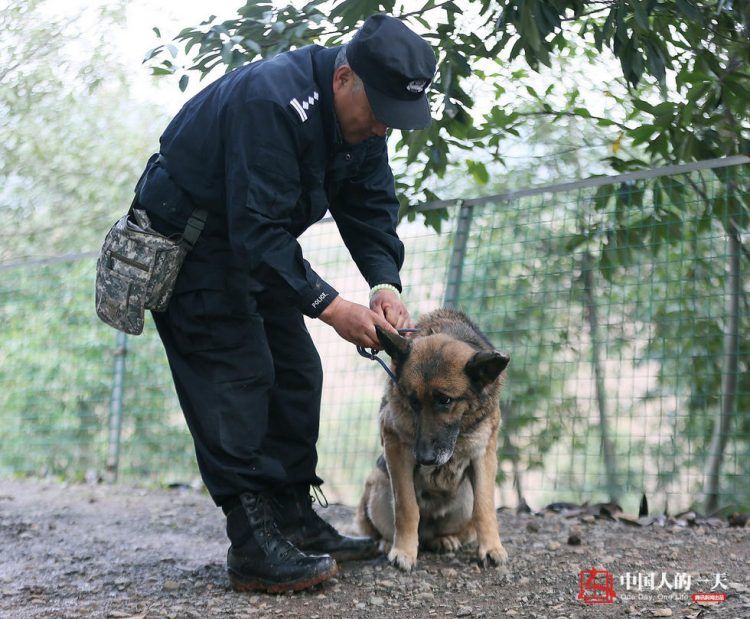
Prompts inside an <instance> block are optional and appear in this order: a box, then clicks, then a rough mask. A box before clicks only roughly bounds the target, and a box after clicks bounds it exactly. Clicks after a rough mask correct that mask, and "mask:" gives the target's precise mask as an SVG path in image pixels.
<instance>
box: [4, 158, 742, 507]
mask: <svg viewBox="0 0 750 619" xmlns="http://www.w3.org/2000/svg"><path fill="white" fill-rule="evenodd" d="M725 163H726V162H725ZM713 166H714V164H706V165H703V166H695V167H697V168H703V169H696V170H694V171H691V172H684V173H677V174H671V175H664V174H663V172H659V171H652V172H651V173H646V174H644V175H641V177H640V178H639V177H638V176H636V177H633V176H632V175H630V176H624V177H621V178H619V179H616V180H615V181H614V182H613V181H612V180H608V181H593V182H589V183H578V184H572V185H567V186H564V187H563V188H562V189H560V190H552V191H550V190H547V191H529V192H520V193H516V194H514V195H510V196H501V197H497V198H495V199H481V200H473V201H471V202H467V203H464V205H463V207H461V208H459V207H448V220H447V222H445V224H444V225H443V232H442V233H441V234H436V233H435V232H434V231H432V230H431V229H428V228H426V227H425V226H424V225H423V224H421V223H419V222H413V223H404V224H402V226H401V227H400V229H399V232H400V235H401V237H402V239H403V240H404V242H405V245H406V249H407V260H406V264H405V266H404V269H403V271H402V278H403V281H404V283H405V289H404V296H405V299H406V302H407V306H408V307H409V308H410V310H411V312H412V314H413V315H414V316H415V317H418V316H419V315H420V314H422V313H424V312H427V311H429V310H431V309H434V308H437V307H440V306H441V305H443V304H445V303H446V302H447V303H448V304H451V305H454V306H456V307H458V308H460V309H462V310H464V311H465V312H466V313H467V314H468V315H469V316H470V317H471V318H472V319H473V320H474V321H475V322H476V323H477V324H478V325H479V326H480V327H481V328H482V329H483V330H484V331H485V333H486V334H487V335H488V336H489V338H490V339H491V340H492V341H493V343H494V344H495V345H496V346H497V347H498V348H499V349H502V350H505V351H508V352H510V354H511V358H512V360H511V365H510V366H509V371H508V380H507V383H506V386H505V388H504V392H503V398H502V403H501V409H502V412H503V426H502V429H501V437H500V441H499V445H500V448H499V453H498V456H499V458H500V473H499V479H498V484H499V492H500V493H501V499H502V502H503V503H505V504H511V505H512V504H515V503H516V501H517V500H518V499H519V498H520V497H522V496H523V497H525V498H526V500H527V501H528V502H529V503H530V504H532V505H534V506H541V505H542V504H544V503H546V502H548V501H551V500H566V499H567V500H575V501H583V500H598V499H607V498H609V497H617V498H618V499H619V500H620V503H621V504H623V506H624V507H625V508H626V509H629V510H631V511H633V510H635V509H636V504H637V503H636V502H637V500H638V498H639V497H640V495H641V493H642V492H646V493H647V494H648V495H649V497H650V498H651V500H652V504H655V505H656V506H659V507H661V506H663V505H665V504H668V505H669V507H670V508H671V509H673V510H674V509H678V508H682V507H688V506H691V505H702V504H703V501H704V499H705V498H706V496H707V493H708V494H711V493H714V494H715V498H716V499H718V503H719V504H720V505H734V506H747V505H748V504H750V457H748V456H750V453H749V452H750V377H749V376H748V374H749V373H748V365H749V363H748V359H749V358H750V356H749V355H748V353H749V352H750V350H749V349H750V337H748V333H750V330H749V329H748V327H749V326H750V325H749V324H748V323H749V322H750V321H749V320H748V315H749V314H750V312H748V311H747V310H748V292H749V291H748V287H749V286H748V279H747V277H746V275H745V273H746V272H747V262H748V252H747V249H746V241H745V239H744V238H743V234H744V235H745V237H746V235H747V231H748V227H749V226H748V210H749V208H748V206H749V205H748V202H749V201H750V200H749V199H748V196H749V195H750V192H748V189H749V188H750V166H747V165H732V166H725V167H713ZM644 176H645V177H650V178H642V177H644ZM603 183H606V184H603ZM438 206H439V205H438ZM302 242H303V248H304V251H305V255H306V257H307V258H308V260H310V262H311V263H312V264H313V265H315V267H316V270H318V272H320V273H321V274H322V275H323V276H324V277H325V278H326V279H327V280H328V281H330V282H331V283H332V284H333V285H334V286H335V287H337V289H338V290H339V291H340V292H341V293H342V294H343V295H344V296H345V297H346V298H348V299H351V300H354V301H358V302H361V303H366V300H367V299H366V297H367V289H366V286H365V284H364V282H363V280H362V278H361V276H360V275H359V273H358V272H357V270H356V267H355V266H354V264H353V263H352V261H351V259H350V258H349V256H348V254H347V252H346V250H345V248H344V247H343V244H342V242H341V240H340V237H339V235H338V232H337V231H336V228H335V225H334V224H333V223H332V222H324V223H320V224H318V225H316V226H314V227H313V228H311V229H310V230H309V231H308V233H306V235H305V236H304V237H303V239H302ZM94 260H95V259H94V258H93V257H91V256H86V257H82V258H77V259H67V260H61V261H53V262H49V263H43V264H39V263H37V264H19V265H15V266H5V267H2V268H1V269H0V321H1V323H2V327H0V328H1V329H2V347H1V348H0V474H3V475H8V474H32V475H59V476H65V477H72V478H82V477H84V476H85V475H87V474H95V475H101V474H104V473H106V472H107V469H108V467H109V468H110V469H112V468H113V467H114V466H117V471H118V474H119V477H120V478H126V479H129V480H133V479H136V480H139V481H141V482H143V481H144V480H152V481H154V482H159V483H165V482H167V483H168V482H182V483H185V482H191V481H193V480H195V479H197V477H198V473H197V467H196V465H195V463H194V455H193V450H192V444H191V441H190V436H189V433H188V431H187V428H186V425H185V422H184V420H183V418H182V414H181V411H180V409H179V405H178V404H177V400H176V397H175V396H174V390H173V387H172V383H171V378H170V375H169V370H168V366H167V362H166V358H165V356H164V354H163V351H162V350H161V345H160V342H159V341H158V337H157V336H156V333H155V330H154V329H153V327H152V325H150V324H149V326H148V327H147V329H146V331H145V333H144V335H142V336H140V337H137V338H127V340H126V341H125V342H124V344H125V348H124V350H123V339H122V338H121V339H120V340H118V337H117V334H116V333H115V332H114V331H112V330H110V329H109V328H108V327H106V326H105V325H103V324H101V323H99V322H98V320H97V319H96V318H95V315H94V313H93V271H94V268H93V267H94ZM308 327H309V329H310V332H311V334H312V336H313V338H314V340H315V341H316V343H317V345H318V349H319V352H320V354H321V357H322V360H323V366H324V371H325V383H324V395H323V406H322V417H321V439H320V442H319V454H320V463H319V473H320V475H321V476H322V477H323V478H324V479H325V480H326V489H327V494H328V495H329V498H333V499H338V500H342V501H344V502H348V503H354V502H356V501H357V499H358V496H359V493H360V491H361V488H362V485H363V482H364V479H365V477H366V475H367V474H368V472H369V471H370V469H371V467H372V466H373V465H374V462H375V459H376V457H377V455H378V454H379V437H378V429H377V409H378V405H379V401H380V397H381V395H382V390H383V386H384V384H385V380H386V377H385V374H384V373H383V372H382V370H381V369H380V368H379V366H377V364H374V363H371V362H368V361H366V360H364V359H362V358H361V357H359V356H357V354H356V351H355V349H354V346H352V345H351V344H348V343H346V342H344V341H343V340H340V339H339V338H338V337H337V336H336V335H335V333H334V332H333V331H332V330H331V329H330V328H328V327H327V326H325V325H324V324H322V323H321V322H320V321H308ZM123 361H124V373H123V374H122V375H118V373H117V372H116V371H115V368H116V365H117V363H118V362H119V363H121V364H122V362H123ZM118 378H119V379H121V380H122V382H121V383H119V382H118ZM120 387H121V392H120V391H118V389H119V388H120ZM113 393H114V395H115V397H114V400H113ZM118 394H119V395H118ZM120 395H121V397H120ZM118 402H121V404H122V409H121V410H122V417H121V427H120V426H118V424H117V415H116V413H117V411H118V407H117V404H118ZM722 420H723V421H722ZM118 436H119V439H118ZM110 472H111V470H110Z"/></svg>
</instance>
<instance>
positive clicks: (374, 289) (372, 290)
mask: <svg viewBox="0 0 750 619" xmlns="http://www.w3.org/2000/svg"><path fill="white" fill-rule="evenodd" d="M380 290H390V291H391V292H394V293H396V296H397V297H398V298H399V299H400V298H401V293H400V292H399V291H398V288H396V286H392V285H391V284H378V285H377V286H373V287H372V288H370V299H372V298H373V297H374V296H375V294H376V293H377V292H379V291H380Z"/></svg>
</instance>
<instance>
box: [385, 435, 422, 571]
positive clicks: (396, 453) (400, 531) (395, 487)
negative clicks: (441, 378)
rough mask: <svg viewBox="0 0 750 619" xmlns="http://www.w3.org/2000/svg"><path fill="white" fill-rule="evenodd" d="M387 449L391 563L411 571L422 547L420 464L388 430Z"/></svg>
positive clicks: (389, 555)
mask: <svg viewBox="0 0 750 619" xmlns="http://www.w3.org/2000/svg"><path fill="white" fill-rule="evenodd" d="M383 449H384V451H385V461H386V464H387V466H388V475H389V476H390V479H391V490H392V492H393V516H394V532H393V547H392V548H391V551H390V552H389V553H388V560H389V561H390V562H391V563H392V564H393V565H395V566H396V567H398V568H400V569H402V570H404V571H407V572H408V571H410V570H411V569H412V568H413V567H414V566H415V565H416V563H417V550H418V548H419V506H418V505H417V495H416V493H415V491H414V467H415V464H416V463H415V460H414V454H413V453H412V449H411V447H409V446H408V445H405V444H404V443H403V442H401V441H400V440H399V438H398V436H397V435H396V434H395V433H392V432H389V431H387V430H385V431H384V432H383Z"/></svg>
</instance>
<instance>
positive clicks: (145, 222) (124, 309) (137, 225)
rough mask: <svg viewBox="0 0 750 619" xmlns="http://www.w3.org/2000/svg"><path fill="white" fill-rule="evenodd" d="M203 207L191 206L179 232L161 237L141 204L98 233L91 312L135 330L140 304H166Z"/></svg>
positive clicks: (142, 306) (162, 306)
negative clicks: (102, 233)
mask: <svg viewBox="0 0 750 619" xmlns="http://www.w3.org/2000/svg"><path fill="white" fill-rule="evenodd" d="M204 222H205V211H202V210H200V209H196V211H195V212H194V213H193V215H192V216H191V218H190V221H189V222H188V228H186V230H185V234H183V235H182V236H177V237H176V238H172V237H165V236H163V235H162V234H160V233H158V232H157V231H156V230H154V229H153V228H152V227H151V222H150V221H149V218H148V215H147V214H146V212H145V211H144V210H141V209H136V208H131V210H130V212H129V213H128V214H127V215H125V216H124V217H122V218H121V219H120V220H118V221H117V223H115V225H114V226H112V228H111V229H110V231H109V232H108V233H107V236H106V238H105V239H104V244H103V246H102V250H101V252H100V254H99V260H98V261H97V264H96V313H97V315H98V316H99V318H101V319H102V320H103V321H104V322H106V323H107V324H108V325H110V326H112V327H114V328H115V329H119V330H120V331H124V332H125V333H129V334H132V335H138V334H140V333H141V332H142V331H143V321H144V314H145V310H147V309H150V310H153V311H156V312H163V311H164V310H166V309H167V305H168V304H169V299H170V298H171V296H172V291H173V290H174V286H175V281H176V280H177V275H178V273H179V272H180V267H181V266H182V263H183V261H184V260H185V256H186V255H187V252H188V251H189V249H191V248H192V246H193V244H194V243H195V241H196V240H197V238H198V235H199V234H200V232H201V230H202V229H203V223H204Z"/></svg>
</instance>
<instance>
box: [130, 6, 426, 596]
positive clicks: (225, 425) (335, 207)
mask: <svg viewBox="0 0 750 619" xmlns="http://www.w3.org/2000/svg"><path fill="white" fill-rule="evenodd" d="M434 72H435V56H434V53H433V51H432V49H431V48H430V46H429V45H428V44H427V43H426V42H425V41H424V40H423V39H421V38H420V37H419V36H418V35H416V34H415V33H413V32H412V31H411V30H409V29H408V28H407V27H406V26H405V25H404V24H403V23H402V22H401V21H399V20H397V19H394V18H392V17H388V16H385V15H376V16H373V17H371V18H370V19H368V20H367V21H366V22H365V24H364V25H363V26H362V28H361V29H360V30H359V31H358V32H357V34H356V35H355V37H354V38H353V39H352V41H351V42H350V43H349V44H348V45H347V46H346V47H337V48H323V47H319V46H316V45H311V46H308V47H304V48H302V49H299V50H296V51H292V52H287V53H284V54H280V55H279V56H277V57H275V58H273V59H271V60H265V61H260V62H256V63H253V64H250V65H247V66H245V67H242V68H239V69H236V70H234V71H232V72H230V73H228V74H226V75H225V76H223V77H222V78H220V79H218V80H217V81H216V82H214V83H213V84H211V85H209V86H208V87H207V88H206V89H204V90H203V91H202V92H200V93H199V94H198V95H196V96H195V97H193V98H192V99H191V100H190V101H188V103H186V104H185V106H184V107H183V108H182V110H181V111H180V112H179V113H178V115H177V116H176V117H175V119H174V120H173V121H172V122H171V123H170V125H169V126H168V127H167V129H166V131H165V132H164V134H163V135H162V137H161V140H160V142H161V148H160V154H159V156H158V158H157V157H154V158H152V160H151V161H150V163H149V166H148V167H147V169H146V172H145V173H144V177H143V181H142V182H141V183H140V185H139V188H138V194H137V201H138V203H139V205H140V207H141V208H143V209H145V210H146V211H147V213H148V214H149V215H150V218H151V221H152V225H153V227H154V228H155V229H157V230H158V231H159V232H162V233H164V234H179V233H181V232H183V230H185V227H186V225H187V224H188V221H189V218H190V216H191V214H193V213H194V209H204V210H205V211H206V212H207V215H206V218H205V219H206V221H205V227H204V229H203V231H202V232H201V234H200V237H199V239H198V241H197V243H196V244H195V247H194V248H193V250H192V251H191V252H190V253H189V254H188V256H187V259H186V260H185V263H184V264H183V266H182V269H181V271H180V274H179V276H178V279H177V283H176V287H175V292H174V295H173V297H172V300H171V301H170V304H169V307H168V309H167V311H166V312H163V313H154V314H153V316H154V320H155V322H156V326H157V329H158V332H159V335H160V337H161V339H162V342H163V344H164V347H165V350H166V353H167V357H168V359H169V364H170V368H171V370H172V375H173V377H174V382H175V387H176V390H177V394H178V396H179V399H180V404H181V406H182V409H183V411H184V413H185V417H186V419H187V423H188V426H189V428H190V431H191V433H192V436H193V439H194V442H195V448H196V454H197V458H198V464H199V467H200V471H201V475H202V477H203V480H204V482H205V484H206V486H207V488H208V490H209V492H210V493H211V496H212V498H213V499H214V501H215V502H216V503H217V505H220V506H221V507H222V509H223V510H224V512H225V514H226V515H227V534H228V536H229V539H230V541H231V547H230V549H229V554H228V558H227V565H228V571H229V577H230V581H231V583H232V585H233V586H234V587H235V588H236V589H239V590H248V589H259V590H267V591H287V590H298V589H302V588H306V587H309V586H312V585H314V584H317V583H319V582H322V581H323V580H325V579H327V578H329V577H331V576H332V575H334V574H335V573H336V571H337V566H336V562H335V559H336V558H338V559H339V560H345V559H357V558H365V557H369V556H373V554H374V552H375V547H374V543H373V542H372V541H371V540H368V539H365V538H349V537H344V536H341V535H340V534H339V533H338V532H337V531H336V530H335V529H333V528H332V527H330V526H329V525H327V524H326V523H325V521H323V520H322V519H320V518H319V517H318V516H317V514H316V513H315V511H314V510H313V509H312V505H311V498H310V487H311V486H316V485H319V484H321V483H322V480H321V479H320V478H319V477H318V476H317V475H316V472H315V466H316V462H317V453H316V449H315V444H316V441H317V437H318V421H319V415H320V396H321V384H322V371H321V365H320V358H319V356H318V354H317V351H316V350H315V347H314V345H313V343H312V340H311V339H310V336H309V334H308V332H307V329H306V328H305V324H304V319H303V316H304V315H306V316H308V317H310V318H320V319H321V320H323V321H324V322H326V323H327V324H329V325H331V326H332V327H333V328H334V329H335V330H336V331H337V332H338V334H339V335H340V336H341V337H343V338H344V339H346V340H348V341H350V342H353V343H356V344H360V345H362V346H367V347H377V346H378V340H377V336H376V333H375V325H380V326H382V327H384V328H387V329H390V330H394V329H396V328H401V327H405V326H408V325H409V324H410V318H409V314H408V312H407V310H406V308H405V306H404V304H403V303H402V302H401V299H400V296H399V292H400V290H401V282H400V279H399V269H400V267H401V265H402V262H403V245H402V243H401V242H400V241H399V239H398V236H397V235H396V230H395V229H396V223H397V211H398V201H397V199H396V195H395V189H394V182H393V176H392V174H391V170H390V167H389V164H388V157H387V150H386V139H385V135H386V130H387V128H388V127H395V128H401V129H420V128H424V127H426V126H428V125H429V123H430V112H429V106H428V102H427V98H426V94H425V90H426V88H427V86H428V85H429V83H430V81H431V80H432V78H433V76H434ZM327 210H329V211H330V213H331V214H332V216H333V218H334V219H335V221H336V224H337V225H338V227H339V230H340V232H341V235H342V237H343V239H344V242H345V244H346V246H347V248H348V249H349V252H350V253H351V255H352V257H353V259H354V260H355V262H356V264H357V266H358V268H359V270H360V272H361V273H362V275H363V276H364V277H365V279H366V280H367V282H368V284H369V285H370V287H371V298H370V307H369V308H367V307H364V306H362V305H358V304H355V303H351V302H349V301H346V300H344V299H343V298H341V297H340V296H338V294H337V292H336V290H334V288H333V287H332V286H331V285H330V284H328V283H327V282H326V281H324V280H323V279H322V278H321V277H320V276H319V275H318V274H317V273H316V272H315V271H314V270H313V269H312V267H311V266H310V264H309V263H308V262H307V261H306V260H304V258H303V257H302V251H301V249H300V246H299V244H298V242H297V240H296V237H297V236H299V235H300V234H301V233H302V232H303V231H304V230H305V229H307V228H308V227H309V226H310V225H312V224H313V223H314V222H316V221H317V220H319V219H320V218H321V217H322V216H323V215H324V214H325V212H326V211H327Z"/></svg>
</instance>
